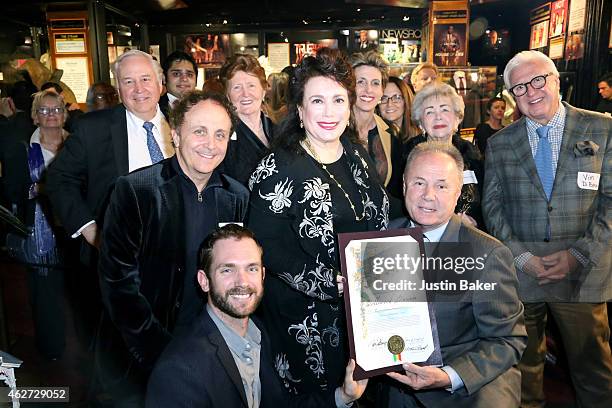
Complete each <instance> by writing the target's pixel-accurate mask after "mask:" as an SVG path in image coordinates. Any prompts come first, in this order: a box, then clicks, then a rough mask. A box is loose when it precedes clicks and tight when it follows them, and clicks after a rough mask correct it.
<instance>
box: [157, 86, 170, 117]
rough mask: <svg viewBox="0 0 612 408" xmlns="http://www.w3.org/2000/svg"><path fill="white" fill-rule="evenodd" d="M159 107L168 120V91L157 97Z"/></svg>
mask: <svg viewBox="0 0 612 408" xmlns="http://www.w3.org/2000/svg"><path fill="white" fill-rule="evenodd" d="M158 103H159V109H160V110H161V111H162V113H163V114H164V116H165V117H166V120H168V121H169V120H170V102H169V101H168V93H167V92H166V93H165V94H163V95H162V96H161V97H160V98H159V102H158Z"/></svg>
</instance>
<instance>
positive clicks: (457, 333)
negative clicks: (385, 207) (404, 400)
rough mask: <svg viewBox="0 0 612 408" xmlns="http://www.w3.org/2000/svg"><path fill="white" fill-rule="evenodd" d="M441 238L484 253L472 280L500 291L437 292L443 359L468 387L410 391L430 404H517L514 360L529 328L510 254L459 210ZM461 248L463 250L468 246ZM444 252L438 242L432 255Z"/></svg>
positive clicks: (401, 223) (470, 407) (399, 223)
mask: <svg viewBox="0 0 612 408" xmlns="http://www.w3.org/2000/svg"><path fill="white" fill-rule="evenodd" d="M408 225H409V221H408V220H406V219H400V220H393V221H391V223H390V224H389V228H390V229H392V228H405V227H407V226H408ZM440 242H441V243H442V242H449V243H450V242H453V243H461V244H466V247H465V250H466V251H467V249H468V248H470V249H471V251H472V254H471V256H473V257H474V258H475V259H476V258H478V257H482V258H484V259H485V261H484V268H482V269H481V270H478V269H474V270H473V271H472V273H471V274H470V275H469V276H471V279H470V281H474V280H475V279H478V280H480V281H481V282H489V283H496V284H497V285H496V290H495V291H485V290H474V291H471V292H468V293H467V294H465V293H464V297H463V298H462V301H448V300H450V299H439V298H437V297H436V299H437V300H439V301H437V302H435V303H434V304H433V305H434V310H435V315H436V320H437V326H438V335H439V339H440V347H441V351H442V359H443V361H444V364H445V365H448V366H450V367H452V368H453V369H454V370H455V371H456V372H457V374H459V376H460V377H461V379H462V381H463V383H464V385H465V387H463V388H460V389H459V390H457V391H456V392H454V393H452V394H451V393H450V392H448V391H446V390H444V389H433V390H421V391H412V390H406V393H407V395H412V396H413V397H414V398H416V399H418V400H419V401H420V402H421V403H422V404H423V405H424V406H426V407H465V408H474V407H483V408H484V407H491V406H493V405H494V406H496V407H509V408H510V407H518V406H519V404H520V395H521V379H520V378H521V377H520V372H519V370H518V369H517V368H516V367H515V365H516V364H518V362H519V360H520V358H521V355H522V353H523V351H524V349H525V346H526V345H527V332H526V330H525V325H524V322H523V305H522V303H521V302H520V301H519V298H518V294H517V286H518V282H517V278H516V273H515V271H514V267H513V259H512V254H511V253H510V251H509V250H508V248H506V247H505V246H504V245H502V244H501V243H500V242H499V241H497V240H496V239H494V238H492V237H491V236H489V235H487V234H485V233H484V232H482V231H480V230H478V229H476V228H473V227H472V226H470V225H467V224H465V223H463V222H462V221H461V219H460V218H459V217H458V216H456V215H453V216H452V218H451V219H450V221H449V223H448V225H447V227H446V230H445V231H444V234H443V235H442V237H441V239H440ZM467 244H469V245H467ZM461 248H462V255H463V248H464V247H463V246H462V247H461ZM446 255H447V254H445V253H444V251H442V250H440V248H439V247H438V249H436V250H434V252H433V256H441V257H445V256H446ZM445 275H446V276H443V277H442V278H447V279H449V280H450V281H453V280H454V278H457V276H454V275H453V276H450V275H449V273H448V272H446V273H445ZM465 277H467V275H466V276H465ZM397 384H398V383H397V382H395V383H394V385H395V386H397ZM493 401H494V402H493Z"/></svg>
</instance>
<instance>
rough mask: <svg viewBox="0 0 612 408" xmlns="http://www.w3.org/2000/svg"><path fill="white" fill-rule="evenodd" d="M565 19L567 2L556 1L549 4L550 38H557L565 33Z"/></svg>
mask: <svg viewBox="0 0 612 408" xmlns="http://www.w3.org/2000/svg"><path fill="white" fill-rule="evenodd" d="M566 19H567V0H558V1H555V2H553V3H552V4H551V11H550V37H551V38H552V37H558V36H560V35H563V34H564V33H565V20H566Z"/></svg>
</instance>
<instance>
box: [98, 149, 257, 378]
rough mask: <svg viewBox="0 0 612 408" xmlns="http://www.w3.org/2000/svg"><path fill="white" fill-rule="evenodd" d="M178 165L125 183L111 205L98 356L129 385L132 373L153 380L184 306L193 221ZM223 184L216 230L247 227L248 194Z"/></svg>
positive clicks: (149, 170) (143, 172) (158, 167)
mask: <svg viewBox="0 0 612 408" xmlns="http://www.w3.org/2000/svg"><path fill="white" fill-rule="evenodd" d="M173 160H176V158H169V159H166V160H163V161H161V162H159V163H157V164H155V165H152V166H149V167H145V168H143V169H140V170H137V171H135V172H132V173H130V174H128V175H127V176H122V177H120V178H119V179H118V180H117V183H116V186H115V190H114V192H113V194H112V197H111V199H110V204H109V207H108V211H107V215H106V219H105V223H104V228H103V232H102V237H103V238H102V246H101V248H100V262H99V264H98V272H99V275H100V290H101V293H102V301H103V303H104V306H105V313H104V316H103V321H102V324H101V328H100V333H99V338H98V344H97V355H98V356H100V357H102V358H103V359H102V360H101V361H99V363H100V368H101V371H102V372H103V374H105V375H107V378H108V379H111V380H112V379H115V380H116V379H117V378H121V379H122V380H125V377H124V376H125V373H127V372H128V370H135V371H140V374H141V375H140V377H145V378H146V375H147V373H148V372H149V371H150V370H151V368H152V367H153V364H154V363H155V360H156V359H157V357H158V356H159V354H160V353H161V352H162V350H163V349H164V347H165V346H166V344H167V343H168V341H169V340H170V337H171V335H170V333H171V332H172V330H173V327H174V323H175V321H176V317H177V315H178V311H179V308H180V307H181V300H182V297H181V295H182V290H183V284H184V276H185V225H186V223H187V222H189V220H185V217H184V205H183V194H182V191H181V186H180V184H179V183H180V179H179V178H180V177H183V176H182V175H180V174H178V173H177V172H176V171H175V170H174V168H173V166H172V161H173ZM221 180H222V183H223V185H222V187H218V188H217V190H216V191H215V196H216V200H217V202H216V209H217V221H216V223H219V222H232V221H238V222H241V221H242V220H243V218H244V216H245V214H246V209H247V204H248V191H247V190H246V188H245V187H243V186H242V185H240V184H239V183H238V182H237V181H235V180H233V179H230V178H229V177H224V176H221ZM105 352H110V353H109V354H111V355H110V356H107V355H105ZM126 377H127V376H126ZM104 380H105V378H103V381H104Z"/></svg>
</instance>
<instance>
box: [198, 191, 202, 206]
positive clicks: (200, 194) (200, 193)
mask: <svg viewBox="0 0 612 408" xmlns="http://www.w3.org/2000/svg"><path fill="white" fill-rule="evenodd" d="M198 202H199V203H201V202H202V192H201V191H198Z"/></svg>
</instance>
